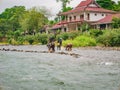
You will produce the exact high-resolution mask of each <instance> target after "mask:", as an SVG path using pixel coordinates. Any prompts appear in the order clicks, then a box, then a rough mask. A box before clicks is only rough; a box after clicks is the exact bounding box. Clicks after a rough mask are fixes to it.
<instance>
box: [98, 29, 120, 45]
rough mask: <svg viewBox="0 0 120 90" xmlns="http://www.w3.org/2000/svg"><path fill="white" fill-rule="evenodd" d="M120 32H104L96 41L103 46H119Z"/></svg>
mask: <svg viewBox="0 0 120 90" xmlns="http://www.w3.org/2000/svg"><path fill="white" fill-rule="evenodd" d="M119 33H120V31H119V30H112V31H108V30H106V31H104V33H103V35H100V36H99V37H98V38H97V41H98V42H100V43H102V44H103V45H105V46H120V34H119Z"/></svg>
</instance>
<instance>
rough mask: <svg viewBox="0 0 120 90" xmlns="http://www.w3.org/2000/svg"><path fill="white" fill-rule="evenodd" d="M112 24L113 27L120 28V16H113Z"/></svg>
mask: <svg viewBox="0 0 120 90" xmlns="http://www.w3.org/2000/svg"><path fill="white" fill-rule="evenodd" d="M112 26H113V28H120V18H113V20H112Z"/></svg>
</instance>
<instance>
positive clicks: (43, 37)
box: [36, 33, 48, 45]
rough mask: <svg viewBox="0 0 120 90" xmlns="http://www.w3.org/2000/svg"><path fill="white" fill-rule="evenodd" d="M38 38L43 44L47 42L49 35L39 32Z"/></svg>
mask: <svg viewBox="0 0 120 90" xmlns="http://www.w3.org/2000/svg"><path fill="white" fill-rule="evenodd" d="M36 39H37V40H38V41H39V42H40V43H41V44H43V45H44V44H47V40H48V36H47V35H46V34H45V33H44V34H38V35H37V37H36Z"/></svg>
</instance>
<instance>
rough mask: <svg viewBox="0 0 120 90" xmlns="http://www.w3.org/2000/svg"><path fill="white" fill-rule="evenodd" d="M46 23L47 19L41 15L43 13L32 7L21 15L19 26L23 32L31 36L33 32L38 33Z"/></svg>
mask: <svg viewBox="0 0 120 90" xmlns="http://www.w3.org/2000/svg"><path fill="white" fill-rule="evenodd" d="M47 22H48V18H47V17H46V16H45V15H44V14H43V12H42V11H41V10H40V9H38V8H36V7H34V8H31V9H30V10H28V11H27V12H26V13H25V14H24V15H23V17H22V19H21V21H20V24H21V27H22V29H23V30H24V31H25V32H28V33H29V34H33V33H35V32H39V30H40V29H42V28H43V27H44V25H45V24H46V23H47Z"/></svg>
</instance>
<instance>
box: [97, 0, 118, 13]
mask: <svg viewBox="0 0 120 90" xmlns="http://www.w3.org/2000/svg"><path fill="white" fill-rule="evenodd" d="M96 1H97V3H98V4H99V5H100V6H101V7H103V8H105V9H109V10H114V11H120V1H118V2H117V3H116V2H115V1H114V0H96Z"/></svg>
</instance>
